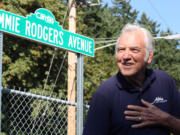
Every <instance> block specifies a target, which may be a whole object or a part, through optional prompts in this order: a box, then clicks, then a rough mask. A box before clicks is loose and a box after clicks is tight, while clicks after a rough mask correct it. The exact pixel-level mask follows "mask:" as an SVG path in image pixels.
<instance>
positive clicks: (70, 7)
mask: <svg viewBox="0 0 180 135" xmlns="http://www.w3.org/2000/svg"><path fill="white" fill-rule="evenodd" d="M74 2H75V0H73V1H72V3H71V5H70V6H68V7H67V10H66V12H65V15H64V19H63V23H62V27H63V26H64V23H65V20H66V18H67V14H68V12H69V11H70V10H71V9H72V6H73V4H74ZM55 51H56V48H55ZM54 56H55V53H53V56H52V60H51V61H53V60H54ZM66 56H67V50H66V51H65V54H64V57H63V60H62V63H61V65H60V68H59V71H58V74H57V76H56V79H55V82H54V84H53V85H52V87H51V89H52V91H54V88H55V86H56V83H57V80H58V78H59V75H60V73H61V70H62V67H63V64H64V61H65V58H66ZM51 63H53V62H51ZM51 67H52V66H50V67H49V71H50V70H51ZM48 77H49V75H48ZM48 77H47V78H48ZM46 83H47V82H46ZM44 89H45V88H44Z"/></svg>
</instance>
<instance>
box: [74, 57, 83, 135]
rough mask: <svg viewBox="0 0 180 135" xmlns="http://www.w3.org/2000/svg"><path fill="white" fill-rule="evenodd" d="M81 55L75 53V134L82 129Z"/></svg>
mask: <svg viewBox="0 0 180 135" xmlns="http://www.w3.org/2000/svg"><path fill="white" fill-rule="evenodd" d="M83 95H84V94H83V55H82V54H78V55H77V123H76V125H77V135H82V131H83Z"/></svg>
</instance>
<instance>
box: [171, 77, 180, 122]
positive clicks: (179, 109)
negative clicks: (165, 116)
mask: <svg viewBox="0 0 180 135" xmlns="http://www.w3.org/2000/svg"><path fill="white" fill-rule="evenodd" d="M172 84H173V88H172V89H171V90H172V91H173V94H172V97H171V98H172V103H171V110H172V111H171V114H172V115H173V116H175V117H176V118H178V119H180V92H179V91H178V88H177V86H176V84H175V81H174V80H173V83H172Z"/></svg>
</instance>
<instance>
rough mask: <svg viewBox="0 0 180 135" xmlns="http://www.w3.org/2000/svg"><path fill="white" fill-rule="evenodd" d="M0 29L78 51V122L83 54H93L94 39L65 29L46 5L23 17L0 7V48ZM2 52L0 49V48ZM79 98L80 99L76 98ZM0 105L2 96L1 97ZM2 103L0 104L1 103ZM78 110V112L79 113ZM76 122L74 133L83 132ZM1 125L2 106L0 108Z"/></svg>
mask: <svg viewBox="0 0 180 135" xmlns="http://www.w3.org/2000/svg"><path fill="white" fill-rule="evenodd" d="M3 32H5V33H9V34H13V35H15V36H18V37H22V38H26V39H30V40H33V41H36V42H40V43H43V44H46V45H49V46H51V47H57V48H61V49H64V50H68V51H71V52H75V53H78V57H77V94H78V95H80V96H79V97H78V96H77V123H79V121H78V120H81V119H82V118H83V116H81V118H78V117H79V116H80V114H81V115H83V112H82V110H83V109H82V108H83V104H82V102H83V97H82V96H83V94H82V93H83V57H82V56H83V55H88V56H91V57H94V40H93V39H91V38H88V37H85V36H82V35H79V34H76V33H75V32H69V31H66V30H64V29H63V28H62V27H61V26H60V25H59V23H58V22H57V21H56V20H55V17H54V15H53V14H52V13H51V12H50V11H49V10H47V9H44V8H39V9H37V10H36V11H35V13H31V14H30V15H27V16H26V17H23V16H19V15H16V14H13V13H10V12H7V11H5V10H0V48H2V46H3V43H2V42H3V39H2V38H1V37H3ZM0 55H2V49H0ZM1 69H2V57H1V58H0V70H1ZM1 78H2V74H1V71H0V98H1V92H2V89H1V87H2V85H1ZM78 98H80V100H79V99H78ZM0 105H1V99H0ZM0 107H1V106H0ZM78 112H79V113H78ZM80 123H81V124H78V125H77V135H81V133H82V122H80ZM0 125H1V109H0ZM0 131H1V129H0Z"/></svg>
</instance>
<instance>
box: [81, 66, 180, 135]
mask: <svg viewBox="0 0 180 135" xmlns="http://www.w3.org/2000/svg"><path fill="white" fill-rule="evenodd" d="M141 99H144V100H146V101H148V102H150V103H152V104H154V105H155V106H157V107H158V108H160V109H161V110H163V111H165V112H167V113H170V114H171V115H173V116H175V117H177V118H180V93H179V92H178V88H177V87H176V85H175V82H174V80H173V79H172V78H171V77H170V76H169V75H168V74H167V73H166V72H163V71H160V70H150V69H147V70H146V79H145V81H144V84H143V87H142V90H141V91H140V90H139V89H137V88H135V87H133V86H132V85H131V84H130V83H128V82H127V81H126V80H125V79H124V77H123V76H122V75H121V73H120V72H118V73H117V74H116V75H115V76H113V77H111V78H109V79H108V80H106V81H105V82H103V83H102V84H101V85H100V86H99V88H98V89H97V91H96V92H95V94H94V95H93V98H92V100H91V105H90V109H89V111H88V116H87V120H86V124H85V128H84V131H83V135H170V131H169V130H168V129H167V128H165V127H161V126H149V127H143V128H131V125H132V124H135V123H137V122H134V121H128V120H126V119H125V115H124V111H125V110H126V109H127V105H139V106H143V105H142V103H141Z"/></svg>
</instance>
